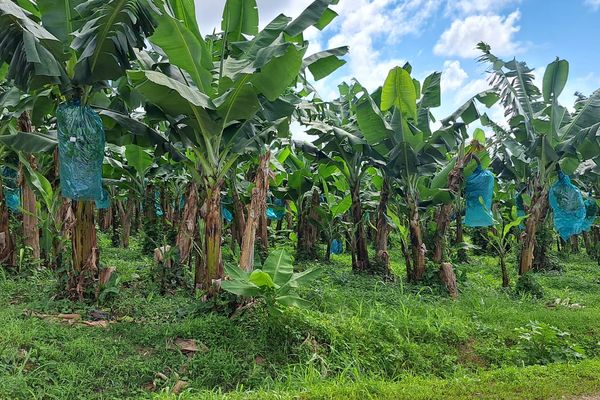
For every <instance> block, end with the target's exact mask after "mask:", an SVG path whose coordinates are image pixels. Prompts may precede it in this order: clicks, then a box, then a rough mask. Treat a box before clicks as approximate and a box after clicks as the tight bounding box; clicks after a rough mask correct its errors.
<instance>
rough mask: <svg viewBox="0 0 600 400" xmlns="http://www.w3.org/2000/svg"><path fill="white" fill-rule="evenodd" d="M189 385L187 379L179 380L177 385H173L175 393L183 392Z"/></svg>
mask: <svg viewBox="0 0 600 400" xmlns="http://www.w3.org/2000/svg"><path fill="white" fill-rule="evenodd" d="M188 385H189V383H187V382H186V381H177V383H176V384H175V386H173V393H175V394H179V393H181V392H183V390H184V389H185V388H186V387H187V386H188Z"/></svg>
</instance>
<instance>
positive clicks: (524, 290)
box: [515, 272, 544, 299]
mask: <svg viewBox="0 0 600 400" xmlns="http://www.w3.org/2000/svg"><path fill="white" fill-rule="evenodd" d="M515 290H516V292H517V293H519V294H524V295H529V296H531V297H533V298H538V299H541V298H542V297H544V288H543V287H542V285H541V284H540V283H539V282H538V281H537V279H536V278H535V275H534V274H533V273H532V272H528V273H526V274H523V275H521V276H519V280H518V281H517V286H516V287H515Z"/></svg>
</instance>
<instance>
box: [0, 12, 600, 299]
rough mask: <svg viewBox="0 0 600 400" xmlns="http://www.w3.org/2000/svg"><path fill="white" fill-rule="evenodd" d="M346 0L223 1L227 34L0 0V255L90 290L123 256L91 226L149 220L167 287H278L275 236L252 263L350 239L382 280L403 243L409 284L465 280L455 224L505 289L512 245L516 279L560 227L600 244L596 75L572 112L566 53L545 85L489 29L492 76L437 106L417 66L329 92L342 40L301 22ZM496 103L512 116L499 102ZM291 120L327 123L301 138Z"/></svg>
mask: <svg viewBox="0 0 600 400" xmlns="http://www.w3.org/2000/svg"><path fill="white" fill-rule="evenodd" d="M336 2H337V1H335V0H316V1H314V2H313V3H312V4H311V5H310V6H309V7H308V8H307V9H306V10H305V11H304V12H303V13H301V14H300V16H299V17H297V18H296V19H291V18H288V17H287V16H285V15H280V16H278V17H276V18H275V19H274V20H273V21H271V22H270V23H268V24H267V25H266V26H265V27H264V29H262V30H259V23H258V22H259V18H258V9H257V7H256V4H255V1H247V0H227V2H226V5H225V9H224V11H223V19H222V25H221V29H220V32H214V33H212V34H210V35H202V34H201V33H200V31H199V28H198V23H197V21H196V15H195V8H194V1H192V0H122V1H111V2H106V1H99V0H87V1H84V0H69V1H57V0H37V1H35V2H33V1H29V0H14V1H8V0H0V63H1V64H0V82H1V86H0V96H1V97H0V99H1V100H0V112H1V114H0V117H1V119H0V124H1V125H0V145H1V153H0V157H1V164H2V176H1V179H2V184H3V187H4V190H3V191H2V192H0V263H1V264H2V265H3V266H4V267H5V268H10V269H18V268H21V267H22V266H23V264H24V263H25V261H26V263H27V264H28V265H29V264H31V263H33V264H36V265H40V266H45V267H49V268H53V269H55V270H56V271H57V272H58V276H59V278H60V279H61V282H63V288H64V295H66V296H68V297H71V298H74V299H83V298H89V297H93V296H96V295H97V293H98V290H99V285H100V286H101V285H103V284H106V282H107V281H108V280H109V279H110V274H111V273H112V269H111V268H108V267H106V266H103V265H102V262H101V261H102V259H101V256H100V253H99V250H98V244H97V236H96V229H97V228H96V224H97V223H98V225H99V226H100V229H102V230H105V231H107V232H109V233H111V235H112V238H113V243H114V245H116V246H124V247H127V246H128V245H129V237H130V235H132V234H133V233H135V232H143V233H144V234H143V237H144V246H143V247H144V249H143V251H144V252H152V250H153V249H157V250H156V259H157V260H158V261H160V262H161V263H162V264H164V265H165V267H166V272H165V274H164V275H165V276H167V275H168V279H171V280H173V282H177V280H178V279H179V278H180V276H181V271H182V270H183V268H184V266H185V265H190V266H194V271H195V286H196V288H198V289H200V290H202V292H203V293H204V294H205V295H206V296H207V297H212V296H213V295H214V294H215V293H216V292H217V291H218V290H219V288H220V287H221V285H223V287H224V288H227V290H229V291H232V292H234V293H236V294H245V293H253V292H252V290H250V291H248V290H247V289H248V288H250V289H252V288H256V287H262V286H264V285H266V286H268V287H270V288H275V287H279V286H281V282H285V281H286V279H288V280H289V279H290V277H291V276H292V272H293V270H291V269H290V268H287V269H286V268H284V266H283V264H285V263H286V262H287V263H288V264H289V260H288V257H287V255H286V253H285V252H284V251H279V250H278V251H274V252H271V256H270V257H268V258H267V259H266V261H264V265H263V269H264V270H269V271H271V272H273V273H272V274H270V275H269V274H267V276H265V274H264V273H262V272H263V271H261V270H260V269H257V268H255V260H265V258H266V256H267V255H268V254H269V247H270V246H271V247H273V246H274V245H277V246H286V247H289V243H293V244H295V246H296V259H297V260H302V259H308V260H311V259H317V258H325V259H327V258H328V257H329V254H330V253H331V252H339V251H341V247H347V248H348V249H349V250H350V252H351V254H352V268H353V270H354V271H355V272H358V273H367V274H373V275H380V276H382V277H384V278H389V279H392V278H393V274H392V272H391V271H390V258H391V257H392V256H394V255H400V254H401V255H403V262H404V263H405V265H406V270H407V277H408V280H409V281H411V282H415V283H416V282H420V281H423V280H424V279H425V278H426V276H427V275H428V273H429V272H431V271H435V272H436V274H437V272H438V271H439V277H440V279H441V281H442V282H443V283H444V284H445V286H446V288H447V289H448V290H449V292H450V294H451V295H452V296H457V295H458V291H457V287H456V278H455V275H454V271H453V266H452V264H451V261H452V260H455V259H462V260H464V259H465V257H466V256H467V253H466V250H467V247H468V246H467V245H466V243H465V242H467V240H466V239H465V236H466V235H465V233H464V232H465V229H464V228H463V225H466V226H468V227H476V228H477V229H475V230H470V231H469V233H470V235H471V236H472V239H473V240H475V239H477V237H479V238H480V239H482V240H479V242H481V243H484V245H485V246H491V248H493V249H494V250H493V253H494V254H495V255H497V256H498V257H499V271H502V277H503V285H505V286H508V284H509V281H508V276H509V275H508V268H512V267H513V266H512V265H508V266H507V264H506V263H507V261H506V257H507V254H508V253H509V251H510V249H511V248H516V245H517V242H519V243H518V252H519V254H518V257H517V260H518V264H519V265H518V266H515V267H518V270H519V272H520V274H527V273H528V272H529V271H530V270H531V269H532V268H534V267H535V268H543V267H544V265H545V263H546V262H547V261H546V259H545V257H546V255H547V252H548V251H549V247H550V246H551V245H552V244H553V242H552V241H553V239H551V240H542V239H541V237H542V236H543V235H541V233H545V234H550V235H552V233H551V232H550V231H549V229H548V226H549V224H552V225H554V227H555V229H556V230H557V231H558V233H559V234H560V237H561V238H562V239H561V240H562V241H564V240H572V241H573V244H575V243H577V240H578V237H580V236H581V237H583V238H584V243H585V245H586V247H587V249H588V251H589V252H590V254H595V252H597V249H598V246H599V234H598V230H597V229H596V228H594V227H593V223H594V220H595V218H596V214H597V205H596V200H595V199H594V196H597V195H598V193H599V190H600V178H599V177H600V167H599V165H600V130H599V129H600V91H596V92H594V93H593V94H591V95H590V96H589V97H586V96H584V95H582V94H579V93H578V94H576V98H575V100H576V101H575V105H574V107H572V108H567V107H565V106H563V105H561V104H560V103H559V97H560V95H561V94H562V92H563V90H564V88H565V85H566V82H567V79H568V72H569V64H568V62H567V61H565V60H561V59H557V60H555V61H553V62H551V63H550V64H549V65H548V66H547V68H546V70H545V72H544V74H543V81H542V82H541V89H540V88H538V87H537V86H536V83H537V82H535V81H534V75H533V71H532V69H530V68H529V67H528V66H527V65H526V64H525V63H524V62H520V61H517V60H509V61H505V60H502V59H499V58H498V57H496V56H495V55H494V54H493V53H492V49H491V48H490V47H489V46H488V45H486V44H485V43H480V44H479V46H478V48H479V50H480V51H481V57H480V58H479V61H480V62H481V63H483V64H485V65H486V67H487V68H488V73H489V83H490V89H489V90H487V91H485V92H483V93H480V94H478V95H476V96H474V97H473V98H472V99H470V100H469V101H468V102H466V103H465V104H464V105H463V106H461V107H460V108H459V109H458V110H456V112H454V113H453V114H452V115H450V116H448V117H447V118H444V119H442V120H440V121H436V119H435V118H434V116H433V114H432V110H434V109H435V108H438V107H440V105H441V90H440V82H441V74H440V73H437V72H435V73H432V74H430V75H429V76H427V77H426V78H425V79H423V80H422V81H419V80H417V79H416V78H415V76H418V75H419V74H418V73H414V72H413V71H412V67H411V65H409V64H406V65H404V66H401V67H400V66H399V67H396V68H394V69H392V70H391V71H390V72H389V74H388V75H387V77H381V81H382V85H381V87H380V88H378V89H377V90H375V91H369V90H367V89H366V88H365V87H363V86H362V85H361V84H360V83H359V82H357V81H352V82H351V83H342V84H341V85H339V97H338V98H337V99H335V100H333V101H327V100H324V99H322V98H321V97H320V96H319V94H318V93H317V91H316V90H315V88H314V87H313V86H312V85H311V79H310V76H312V78H313V79H314V80H320V79H323V78H325V77H327V76H329V75H330V74H331V73H333V72H335V71H336V70H337V69H338V68H339V67H341V66H342V65H343V64H344V62H345V61H344V60H343V58H342V57H343V56H344V55H345V54H346V53H347V52H348V51H349V49H348V48H347V47H340V48H335V49H329V50H326V51H320V52H318V53H316V54H307V50H308V42H307V41H306V40H305V39H304V37H303V33H304V32H305V30H307V29H309V28H311V27H316V28H317V29H324V28H325V27H326V26H327V25H328V24H329V23H331V21H332V20H334V18H335V17H336V13H335V12H334V11H333V10H332V9H331V8H330V6H331V5H332V4H335V3H336ZM498 105H499V106H501V107H502V108H503V109H504V115H505V117H506V118H505V120H506V121H493V120H492V119H491V118H490V117H489V115H488V114H487V113H486V110H487V109H488V108H490V107H492V106H498ZM293 122H296V123H299V125H300V126H301V127H302V129H303V130H304V131H305V132H306V133H308V134H310V135H313V136H314V137H315V138H316V139H315V140H314V141H313V142H312V143H308V142H302V143H298V142H293V141H292V140H291V132H290V126H291V124H292V123H293ZM292 126H293V125H292ZM478 127H482V128H483V129H481V128H478ZM484 129H485V132H487V133H484ZM569 177H570V178H571V179H572V181H573V183H574V184H573V183H571V179H569ZM96 209H98V211H96ZM463 215H464V221H463ZM589 231H591V232H592V234H590V233H588V232H589ZM391 232H394V234H393V237H394V238H395V240H393V241H392V242H391V243H393V246H395V248H396V249H399V251H395V252H394V251H392V250H391V249H388V246H389V243H390V240H389V236H390V233H391ZM550 237H551V238H552V236H550ZM561 243H562V242H559V245H561ZM562 245H564V243H562ZM323 247H325V250H324V251H323ZM370 247H373V248H374V252H373V251H371V256H370V255H369V254H370V253H369V248H370ZM67 250H68V251H69V252H70V253H71V257H65V256H64V255H65V254H68V252H66V251H67ZM255 251H256V253H257V254H255ZM275 256H278V257H279V259H278V260H277V259H275V258H276V257H275ZM67 258H70V259H67ZM282 260H283V261H282ZM258 262H260V261H258ZM237 265H239V267H240V268H237V267H236V266H237ZM257 267H258V266H257ZM500 267H501V268H500ZM278 268H280V269H278ZM253 270H254V272H253V273H250V272H251V271H253ZM278 271H279V272H281V273H282V274H284V275H286V276H287V278H285V279H284V277H281V276H277V275H278ZM255 272H258V273H255ZM226 279H228V280H231V281H232V282H233V283H232V282H229V283H226V282H225V280H226ZM298 279H301V277H298ZM235 282H237V283H235ZM290 285H291V286H293V283H291V284H290ZM285 299H286V300H285V301H287V303H289V304H297V303H299V302H300V299H297V298H295V297H293V296H287V297H285ZM282 302H283V297H282Z"/></svg>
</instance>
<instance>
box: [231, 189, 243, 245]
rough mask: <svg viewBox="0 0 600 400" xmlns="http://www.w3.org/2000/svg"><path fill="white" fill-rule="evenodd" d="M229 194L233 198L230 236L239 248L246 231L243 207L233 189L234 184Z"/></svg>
mask: <svg viewBox="0 0 600 400" xmlns="http://www.w3.org/2000/svg"><path fill="white" fill-rule="evenodd" d="M231 192H232V197H233V223H232V224H231V235H232V236H233V238H234V239H235V241H236V242H237V244H238V246H239V247H240V248H241V247H242V240H243V237H244V231H245V230H246V216H245V215H244V205H243V204H242V201H241V200H240V195H239V193H238V192H237V189H236V188H235V184H234V185H233V187H232V190H231Z"/></svg>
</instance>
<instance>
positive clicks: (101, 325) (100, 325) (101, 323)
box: [83, 320, 109, 328]
mask: <svg viewBox="0 0 600 400" xmlns="http://www.w3.org/2000/svg"><path fill="white" fill-rule="evenodd" d="M108 324H109V322H108V321H106V320H102V321H83V325H87V326H95V327H98V328H108Z"/></svg>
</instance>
